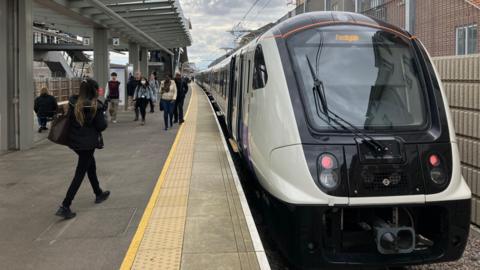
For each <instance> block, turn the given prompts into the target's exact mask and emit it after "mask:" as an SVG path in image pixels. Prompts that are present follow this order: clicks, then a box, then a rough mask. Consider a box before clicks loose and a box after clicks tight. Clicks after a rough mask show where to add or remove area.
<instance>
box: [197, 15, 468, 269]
mask: <svg viewBox="0 0 480 270" xmlns="http://www.w3.org/2000/svg"><path fill="white" fill-rule="evenodd" d="M196 79H197V82H198V83H199V84H200V85H201V86H202V87H204V89H205V90H206V91H208V92H209V93H211V95H212V96H213V97H214V99H215V101H216V102H215V106H216V107H217V108H216V109H217V110H221V111H223V114H224V118H225V122H226V126H227V129H228V132H229V135H230V136H231V137H232V139H233V140H234V141H235V142H236V143H237V145H238V148H239V152H240V153H241V155H242V157H243V158H244V159H245V161H246V163H247V164H248V166H249V167H250V169H251V170H252V172H253V174H254V175H255V177H256V178H257V179H258V182H259V183H260V184H261V186H262V187H263V189H264V193H265V194H264V196H263V197H264V199H263V202H264V203H263V205H262V208H263V209H264V211H263V212H264V214H265V215H266V217H267V218H266V224H267V226H268V228H269V231H271V233H272V235H273V236H274V239H275V240H276V241H277V242H278V246H279V249H280V250H281V251H282V253H283V254H284V255H285V256H286V257H287V258H288V259H289V260H290V261H291V262H292V263H293V264H295V265H297V266H300V267H301V268H308V269H310V268H318V267H320V266H325V265H329V266H335V265H336V266H340V267H341V266H344V265H345V264H351V265H390V266H395V265H413V264H424V263H433V262H442V261H452V260H457V259H459V258H460V257H461V256H462V254H463V251H464V249H465V246H466V242H467V238H468V233H469V220H470V211H471V205H470V199H471V192H470V189H469V188H468V186H467V184H466V182H465V181H464V179H463V178H462V175H461V173H460V160H459V154H458V149H457V148H458V146H457V142H456V137H455V131H454V128H453V125H452V121H451V118H450V112H449V109H448V104H447V99H446V97H445V94H444V92H443V90H442V85H441V81H440V79H439V76H438V73H437V72H436V70H435V67H434V66H433V65H432V62H431V60H430V56H429V55H428V53H427V51H426V50H425V48H424V46H423V45H422V43H421V42H420V41H419V40H418V39H417V38H415V36H412V35H411V34H409V33H408V32H405V31H404V30H402V29H400V28H398V27H395V26H393V25H388V24H385V23H383V22H380V21H377V20H374V19H372V18H369V17H366V16H363V15H360V14H355V13H344V12H315V13H307V14H304V15H299V16H296V17H294V18H291V19H289V20H287V21H285V22H282V23H280V24H278V25H276V26H275V27H273V28H272V29H270V30H269V31H268V32H266V33H265V34H263V35H261V36H260V37H258V38H256V39H255V40H253V41H252V42H250V43H249V44H248V45H246V46H244V47H242V48H240V49H238V50H237V51H236V52H234V53H233V54H232V55H231V56H229V57H228V58H226V59H225V60H223V61H222V62H220V63H218V64H216V65H214V66H212V67H210V68H209V69H207V70H205V71H203V72H200V73H198V74H197V75H196Z"/></svg>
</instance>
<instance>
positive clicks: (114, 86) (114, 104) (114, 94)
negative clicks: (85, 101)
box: [105, 72, 120, 124]
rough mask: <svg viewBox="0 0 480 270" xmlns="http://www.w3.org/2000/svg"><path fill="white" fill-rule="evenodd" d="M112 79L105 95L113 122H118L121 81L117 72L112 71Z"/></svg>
mask: <svg viewBox="0 0 480 270" xmlns="http://www.w3.org/2000/svg"><path fill="white" fill-rule="evenodd" d="M110 76H111V77H112V79H111V80H110V81H108V83H107V89H106V90H105V97H106V98H107V100H108V102H109V105H110V106H109V107H108V112H109V113H110V119H111V121H112V123H114V124H115V123H117V112H118V104H119V103H120V82H119V81H118V80H117V73H115V72H112V74H111V75H110Z"/></svg>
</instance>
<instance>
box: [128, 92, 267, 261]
mask: <svg viewBox="0 0 480 270" xmlns="http://www.w3.org/2000/svg"><path fill="white" fill-rule="evenodd" d="M228 158H229V157H228V156H227V153H226V147H225V143H224V141H223V139H222V137H221V136H220V132H219V127H218V124H217V122H216V120H215V117H214V114H213V111H212V110H211V107H210V104H209V101H208V99H207V97H206V96H205V95H204V94H203V92H202V91H201V90H200V89H199V87H197V86H195V87H194V92H193V94H192V102H191V105H190V107H189V111H188V113H187V117H186V123H185V124H184V125H183V126H182V128H181V130H180V131H179V134H178V136H177V139H176V140H175V142H174V144H173V147H172V150H171V153H170V155H169V157H168V159H167V162H166V163H165V167H164V169H163V171H162V174H161V175H160V178H159V181H158V183H157V186H156V187H155V190H154V192H153V195H152V197H151V199H150V202H149V204H148V206H147V208H146V210H145V213H144V215H143V218H142V221H141V223H140V226H139V228H138V230H137V234H136V235H135V237H134V239H133V241H132V244H131V246H130V249H129V251H128V252H127V255H126V257H125V260H124V262H123V265H122V268H121V269H165V270H167V269H185V270H187V269H188V270H190V269H192V270H193V269H199V270H200V269H261V268H260V264H259V261H260V263H261V264H263V265H268V263H266V264H265V262H266V260H265V257H264V256H265V254H264V253H263V248H262V247H261V243H259V240H258V239H259V238H258V234H257V232H256V229H253V232H252V234H251V230H252V227H251V226H250V228H249V225H253V219H251V216H250V214H249V210H248V204H247V203H246V201H245V199H244V196H243V191H241V190H240V194H239V192H238V191H237V185H236V184H239V183H236V181H235V180H236V179H235V178H234V177H235V175H236V173H235V172H234V169H233V172H232V168H231V166H230V164H231V163H229V162H231V160H230V161H229V160H228ZM237 180H238V179H237ZM247 223H250V224H247ZM253 228H254V225H253ZM252 235H253V238H254V240H252ZM254 241H257V242H256V243H255V244H254ZM257 256H259V257H257ZM262 269H266V268H265V267H264V268H262Z"/></svg>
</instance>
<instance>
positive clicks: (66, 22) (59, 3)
mask: <svg viewBox="0 0 480 270" xmlns="http://www.w3.org/2000/svg"><path fill="white" fill-rule="evenodd" d="M33 19H34V21H35V22H37V23H45V24H46V25H47V26H49V27H52V28H55V29H59V30H62V31H64V32H67V33H70V34H76V35H79V36H82V37H86V38H88V37H91V36H93V29H94V28H105V29H109V30H110V38H118V39H119V40H120V44H119V45H117V46H118V48H117V49H118V50H122V49H126V48H127V45H128V43H129V42H134V43H138V44H139V45H140V46H142V47H145V48H148V49H150V50H164V51H166V52H168V53H169V54H173V53H172V51H171V50H170V48H179V47H187V46H190V45H191V43H192V39H191V35H190V29H191V24H190V21H189V20H188V19H187V18H185V16H184V14H183V11H182V8H181V6H180V3H179V0H144V1H138V0H137V1H135V0H34V11H33Z"/></svg>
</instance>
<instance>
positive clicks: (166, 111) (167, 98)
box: [160, 75, 177, 130]
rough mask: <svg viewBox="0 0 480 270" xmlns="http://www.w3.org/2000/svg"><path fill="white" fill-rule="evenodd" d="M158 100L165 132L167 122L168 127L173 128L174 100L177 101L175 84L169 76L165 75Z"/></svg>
mask: <svg viewBox="0 0 480 270" xmlns="http://www.w3.org/2000/svg"><path fill="white" fill-rule="evenodd" d="M160 98H161V100H160V107H161V108H162V109H163V119H164V121H165V130H167V129H168V123H169V122H170V127H172V126H173V108H174V107H175V100H176V99H177V86H176V85H175V82H172V80H171V78H170V76H169V75H167V77H166V79H165V80H164V81H163V82H162V85H161V86H160ZM169 118H170V119H169ZM169 120H170V121H169Z"/></svg>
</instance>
